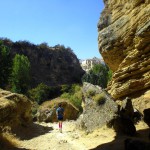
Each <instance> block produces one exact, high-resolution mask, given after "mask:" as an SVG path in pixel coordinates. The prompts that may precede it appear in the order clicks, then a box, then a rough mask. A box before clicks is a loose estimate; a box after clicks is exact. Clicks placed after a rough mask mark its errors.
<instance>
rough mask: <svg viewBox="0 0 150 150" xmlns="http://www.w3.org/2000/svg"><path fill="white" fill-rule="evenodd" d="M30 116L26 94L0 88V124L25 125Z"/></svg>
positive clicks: (30, 119)
mask: <svg viewBox="0 0 150 150" xmlns="http://www.w3.org/2000/svg"><path fill="white" fill-rule="evenodd" d="M31 116H32V115H31V101H30V100H29V99H28V98H27V97H26V96H24V95H21V94H16V93H11V92H8V91H4V90H1V89H0V126H10V127H12V128H13V127H16V126H18V125H23V126H26V125H28V124H29V123H30V122H31V121H32V117H31Z"/></svg>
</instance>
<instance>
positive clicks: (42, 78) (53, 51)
mask: <svg viewBox="0 0 150 150" xmlns="http://www.w3.org/2000/svg"><path fill="white" fill-rule="evenodd" d="M3 41H4V44H5V45H7V46H8V47H10V49H11V54H12V56H13V57H14V55H15V54H23V55H25V56H27V57H28V59H29V61H30V63H31V87H35V86H37V85H38V84H40V83H44V84H46V85H48V86H57V85H61V84H72V83H79V82H81V77H82V75H83V74H84V71H83V70H82V68H81V66H80V63H79V60H78V59H77V57H76V55H75V54H74V53H73V51H72V50H71V48H65V47H64V46H63V45H56V46H54V47H49V46H48V45H47V44H46V43H43V44H40V45H34V44H32V43H29V42H27V41H18V42H12V41H10V40H7V39H4V40H3Z"/></svg>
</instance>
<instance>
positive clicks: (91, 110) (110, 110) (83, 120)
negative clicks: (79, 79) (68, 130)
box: [78, 82, 118, 132]
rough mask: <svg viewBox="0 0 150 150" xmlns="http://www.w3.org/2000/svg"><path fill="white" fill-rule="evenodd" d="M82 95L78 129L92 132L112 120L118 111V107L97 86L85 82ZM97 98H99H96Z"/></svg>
mask: <svg viewBox="0 0 150 150" xmlns="http://www.w3.org/2000/svg"><path fill="white" fill-rule="evenodd" d="M83 95H84V96H83V97H84V98H83V99H84V101H83V104H82V106H83V113H82V115H81V116H80V117H79V119H78V125H79V127H80V128H82V129H85V130H86V131H87V132H92V131H94V129H96V128H100V127H102V126H103V125H106V124H107V123H109V122H110V121H111V120H112V119H113V118H114V116H115V115H116V113H117V111H118V105H117V104H116V103H115V102H114V100H113V99H112V98H111V97H110V96H109V95H108V94H107V93H106V92H105V91H104V90H102V89H101V88H100V87H99V86H95V85H92V84H90V83H86V82H85V83H84V84H83ZM97 96H98V97H99V98H96V97H97ZM101 96H102V98H101Z"/></svg>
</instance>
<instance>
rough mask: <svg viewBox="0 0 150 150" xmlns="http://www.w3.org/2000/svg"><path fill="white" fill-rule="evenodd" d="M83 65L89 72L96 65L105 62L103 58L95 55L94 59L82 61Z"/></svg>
mask: <svg viewBox="0 0 150 150" xmlns="http://www.w3.org/2000/svg"><path fill="white" fill-rule="evenodd" d="M80 64H81V67H82V69H83V70H84V71H86V72H88V71H89V70H91V69H92V68H93V66H94V65H96V64H105V63H104V61H103V59H100V58H97V57H94V58H92V59H86V60H83V61H81V62H80Z"/></svg>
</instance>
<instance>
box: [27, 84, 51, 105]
mask: <svg viewBox="0 0 150 150" xmlns="http://www.w3.org/2000/svg"><path fill="white" fill-rule="evenodd" d="M50 90H51V89H50V87H48V86H47V85H45V84H43V83H40V84H39V85H38V86H37V87H36V88H34V89H31V90H29V91H28V95H29V97H30V98H31V99H33V100H35V101H36V102H37V103H38V104H41V103H42V102H44V101H46V100H47V99H48V98H49V94H50Z"/></svg>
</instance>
